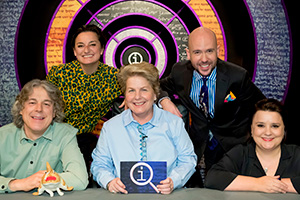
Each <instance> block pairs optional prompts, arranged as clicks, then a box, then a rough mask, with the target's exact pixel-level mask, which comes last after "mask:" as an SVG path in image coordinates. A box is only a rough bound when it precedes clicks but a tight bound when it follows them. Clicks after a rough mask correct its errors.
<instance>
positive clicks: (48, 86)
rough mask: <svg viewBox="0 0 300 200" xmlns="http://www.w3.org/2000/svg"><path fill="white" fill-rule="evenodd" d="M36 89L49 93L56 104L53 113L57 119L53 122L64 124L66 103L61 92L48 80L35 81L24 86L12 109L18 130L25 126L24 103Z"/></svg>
mask: <svg viewBox="0 0 300 200" xmlns="http://www.w3.org/2000/svg"><path fill="white" fill-rule="evenodd" d="M35 87H42V88H44V89H45V90H46V92H47V93H48V96H49V97H50V98H51V100H52V101H53V103H54V105H53V111H54V113H55V117H54V119H53V121H55V122H63V119H64V117H65V114H64V107H65V103H64V101H63V99H62V97H61V92H60V90H59V89H58V88H57V87H56V86H54V85H53V84H52V83H49V82H48V81H46V80H39V79H33V80H31V81H29V82H28V83H26V84H25V85H24V87H23V88H22V90H21V92H20V93H19V94H18V96H17V97H16V100H15V103H14V105H13V107H12V109H11V113H12V116H13V122H14V124H15V125H16V126H17V127H18V128H21V127H22V126H23V125H24V121H23V118H22V115H21V114H20V112H21V111H22V110H23V108H24V103H25V102H26V101H27V100H28V98H29V96H30V95H31V94H32V92H33V88H35Z"/></svg>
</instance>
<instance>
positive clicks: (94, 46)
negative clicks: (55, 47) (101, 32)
mask: <svg viewBox="0 0 300 200" xmlns="http://www.w3.org/2000/svg"><path fill="white" fill-rule="evenodd" d="M73 51H74V55H75V56H76V58H77V60H78V61H79V62H80V64H81V67H82V68H83V70H84V71H88V72H90V71H92V72H94V71H96V70H97V68H98V62H99V59H100V56H101V55H102V53H103V48H102V47H101V44H100V41H99V39H98V36H97V34H96V33H94V32H91V31H89V32H82V33H80V34H79V35H78V36H77V37H76V39H75V47H74V48H73ZM91 68H92V69H91Z"/></svg>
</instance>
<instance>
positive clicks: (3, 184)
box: [0, 177, 14, 193]
mask: <svg viewBox="0 0 300 200" xmlns="http://www.w3.org/2000/svg"><path fill="white" fill-rule="evenodd" d="M12 180H14V178H3V177H2V178H1V181H0V193H11V192H13V191H11V190H10V189H9V187H8V184H9V182H10V181H12Z"/></svg>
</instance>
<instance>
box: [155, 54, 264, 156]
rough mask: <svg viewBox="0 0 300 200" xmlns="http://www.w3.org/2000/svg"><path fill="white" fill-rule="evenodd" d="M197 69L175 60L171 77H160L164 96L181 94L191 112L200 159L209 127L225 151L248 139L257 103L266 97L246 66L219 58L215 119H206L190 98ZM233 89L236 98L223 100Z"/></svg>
mask: <svg viewBox="0 0 300 200" xmlns="http://www.w3.org/2000/svg"><path fill="white" fill-rule="evenodd" d="M193 71H194V68H193V66H192V64H191V62H190V61H183V62H179V63H176V64H175V65H174V66H173V68H172V70H171V73H170V75H169V76H168V77H166V78H164V79H162V80H161V83H160V84H161V89H162V92H161V95H160V97H164V96H167V95H169V96H172V95H173V94H176V95H178V97H179V99H180V100H181V102H182V104H183V105H184V106H185V107H186V108H187V109H188V110H189V112H190V113H191V120H192V122H191V127H190V129H189V134H190V137H191V139H192V141H193V144H194V147H195V152H196V154H197V156H198V159H200V158H201V156H202V154H203V152H204V149H205V145H206V141H207V138H208V133H209V130H211V132H212V133H213V134H214V136H215V137H216V139H217V140H218V141H219V143H220V145H221V146H222V147H223V149H224V150H225V151H228V150H229V149H231V148H232V147H233V146H235V145H236V144H240V143H244V142H246V141H247V139H248V138H249V127H250V124H251V121H252V119H251V118H252V113H253V108H254V104H255V103H256V102H257V101H259V100H261V99H263V98H265V96H264V95H263V94H262V93H261V91H260V90H259V89H258V88H257V87H256V86H255V85H254V84H253V82H252V81H251V80H250V77H249V75H248V73H247V71H246V70H245V69H243V68H242V67H239V66H237V65H235V64H233V63H229V62H225V61H222V60H220V59H218V61H217V76H216V94H215V106H214V108H215V111H214V118H213V119H211V120H210V119H207V118H206V117H205V115H204V113H203V112H202V111H201V109H199V108H197V107H196V105H195V104H194V102H193V101H192V99H191V98H190V91H191V85H192V78H193ZM230 91H231V92H232V93H233V94H234V95H235V96H236V99H235V100H234V101H230V102H227V103H226V102H224V100H225V98H226V96H227V95H228V94H229V93H230Z"/></svg>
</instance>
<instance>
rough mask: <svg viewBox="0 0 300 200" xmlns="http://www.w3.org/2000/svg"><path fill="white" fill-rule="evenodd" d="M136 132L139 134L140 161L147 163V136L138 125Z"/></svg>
mask: <svg viewBox="0 0 300 200" xmlns="http://www.w3.org/2000/svg"><path fill="white" fill-rule="evenodd" d="M137 128H138V130H139V133H140V150H141V154H140V155H141V161H147V142H146V139H147V137H148V136H146V135H145V133H144V128H143V126H141V125H138V127H137Z"/></svg>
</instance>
